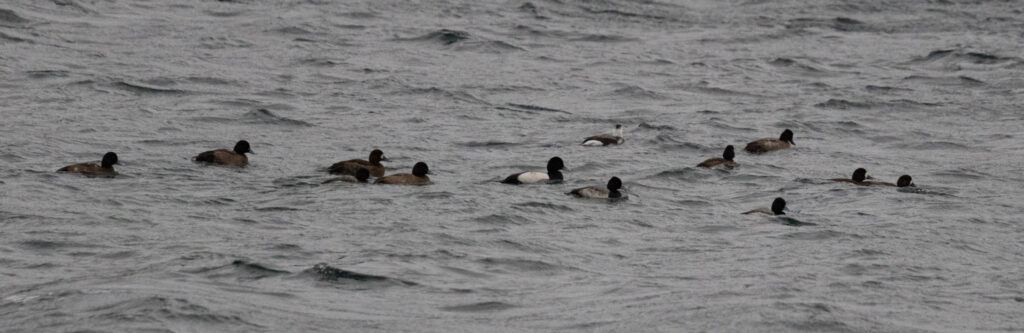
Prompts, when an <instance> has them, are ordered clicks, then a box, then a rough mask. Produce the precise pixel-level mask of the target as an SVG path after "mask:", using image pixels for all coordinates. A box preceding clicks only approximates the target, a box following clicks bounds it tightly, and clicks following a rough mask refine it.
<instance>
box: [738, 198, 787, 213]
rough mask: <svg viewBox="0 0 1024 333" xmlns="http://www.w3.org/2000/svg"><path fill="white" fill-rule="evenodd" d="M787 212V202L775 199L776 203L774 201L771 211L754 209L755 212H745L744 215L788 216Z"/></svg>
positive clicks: (762, 208)
mask: <svg viewBox="0 0 1024 333" xmlns="http://www.w3.org/2000/svg"><path fill="white" fill-rule="evenodd" d="M785 210H786V200H785V199H782V198H775V201H772V208H771V209H768V208H764V207H761V208H757V209H753V210H750V211H747V212H744V213H743V214H745V215H749V214H767V215H786V212H784V211H785Z"/></svg>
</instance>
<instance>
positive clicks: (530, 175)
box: [501, 156, 565, 185]
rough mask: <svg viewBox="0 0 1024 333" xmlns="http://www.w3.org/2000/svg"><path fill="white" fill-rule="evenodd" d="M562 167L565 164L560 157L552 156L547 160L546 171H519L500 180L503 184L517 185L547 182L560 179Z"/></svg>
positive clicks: (563, 167)
mask: <svg viewBox="0 0 1024 333" xmlns="http://www.w3.org/2000/svg"><path fill="white" fill-rule="evenodd" d="M562 169H565V164H564V163H562V158H561V157H558V156H555V157H552V158H551V159H550V160H548V172H547V173H544V172H536V171H529V172H520V173H517V174H513V175H511V176H508V177H506V178H505V180H502V181H501V182H502V183H505V184H513V185H518V184H532V183H538V182H542V181H548V182H549V183H550V182H556V181H561V180H562V171H561V170H562Z"/></svg>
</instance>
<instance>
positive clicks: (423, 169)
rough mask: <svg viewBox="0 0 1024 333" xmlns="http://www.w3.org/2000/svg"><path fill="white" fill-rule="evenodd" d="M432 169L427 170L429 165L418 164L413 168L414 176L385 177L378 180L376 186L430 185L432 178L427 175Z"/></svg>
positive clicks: (401, 174)
mask: <svg viewBox="0 0 1024 333" xmlns="http://www.w3.org/2000/svg"><path fill="white" fill-rule="evenodd" d="M429 172H430V169H429V168H427V164H426V163H423V162H416V165H414V166H413V167H412V174H408V173H396V174H393V175H390V176H384V177H380V178H377V181H375V182H373V183H374V184H394V185H422V184H430V177H427V173H429Z"/></svg>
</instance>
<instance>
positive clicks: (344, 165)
mask: <svg viewBox="0 0 1024 333" xmlns="http://www.w3.org/2000/svg"><path fill="white" fill-rule="evenodd" d="M359 169H366V170H369V171H370V176H374V177H382V176H384V166H383V165H380V164H373V163H370V161H367V160H363V159H354V160H348V161H341V162H338V163H334V164H333V165H331V167H330V168H328V171H330V173H333V174H342V175H353V176H354V175H355V174H356V172H358V171H359Z"/></svg>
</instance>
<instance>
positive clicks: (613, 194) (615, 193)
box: [608, 190, 622, 199]
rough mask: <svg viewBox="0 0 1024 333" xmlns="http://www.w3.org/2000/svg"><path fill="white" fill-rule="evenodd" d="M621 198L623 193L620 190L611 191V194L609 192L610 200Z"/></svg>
mask: <svg viewBox="0 0 1024 333" xmlns="http://www.w3.org/2000/svg"><path fill="white" fill-rule="evenodd" d="M621 197H622V192H619V190H611V192H608V198H610V199H616V198H621Z"/></svg>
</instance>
